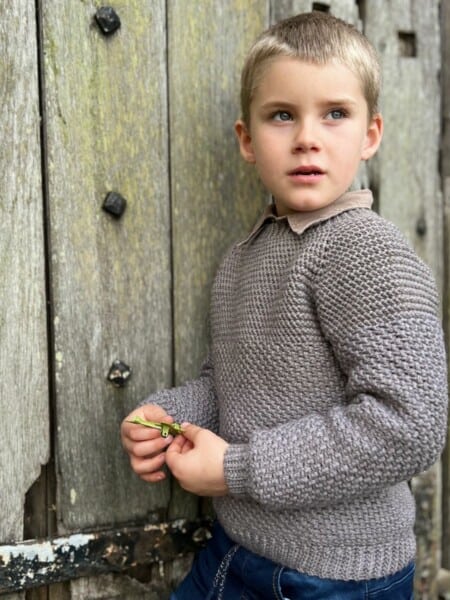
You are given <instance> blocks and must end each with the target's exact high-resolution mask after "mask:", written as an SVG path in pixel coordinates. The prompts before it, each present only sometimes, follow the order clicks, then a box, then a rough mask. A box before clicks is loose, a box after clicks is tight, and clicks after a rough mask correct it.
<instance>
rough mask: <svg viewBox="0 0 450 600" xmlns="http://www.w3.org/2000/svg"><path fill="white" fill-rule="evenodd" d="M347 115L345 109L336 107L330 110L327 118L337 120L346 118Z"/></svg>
mask: <svg viewBox="0 0 450 600" xmlns="http://www.w3.org/2000/svg"><path fill="white" fill-rule="evenodd" d="M346 116H347V113H346V111H345V110H342V109H340V108H335V109H333V110H330V112H329V113H328V114H327V116H326V118H327V119H330V120H333V121H337V120H338V119H344V118H345V117H346Z"/></svg>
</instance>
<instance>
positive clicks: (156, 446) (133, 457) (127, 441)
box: [120, 404, 173, 483]
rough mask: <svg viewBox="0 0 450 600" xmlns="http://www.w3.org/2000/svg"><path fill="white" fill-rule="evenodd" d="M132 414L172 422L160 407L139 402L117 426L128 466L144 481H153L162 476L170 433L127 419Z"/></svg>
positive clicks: (170, 439) (132, 415)
mask: <svg viewBox="0 0 450 600" xmlns="http://www.w3.org/2000/svg"><path fill="white" fill-rule="evenodd" d="M135 416H139V417H142V418H143V419H145V420H147V421H161V422H164V423H173V419H172V417H169V416H168V414H167V413H166V411H165V410H164V409H162V408H161V407H160V406H156V405H154V404H146V405H144V406H140V407H139V408H137V409H136V410H134V411H133V412H131V413H130V414H129V415H128V416H127V417H126V418H125V419H124V420H123V421H122V425H121V428H120V432H121V437H122V445H123V447H124V449H125V450H126V452H128V455H129V457H130V463H131V468H132V469H133V471H134V472H135V473H136V474H137V475H139V477H140V478H141V479H143V480H144V481H148V482H150V483H156V482H157V481H162V480H163V479H165V477H166V474H165V473H164V471H163V470H162V468H163V465H164V463H165V452H164V451H165V450H166V448H167V446H168V445H169V444H170V443H171V442H172V441H173V436H172V435H169V436H168V437H166V438H163V437H161V433H160V432H159V431H158V430H157V429H150V428H148V427H143V426H142V425H135V424H133V423H128V420H129V419H132V418H133V417H135Z"/></svg>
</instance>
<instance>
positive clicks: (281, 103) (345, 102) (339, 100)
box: [261, 96, 358, 109]
mask: <svg viewBox="0 0 450 600" xmlns="http://www.w3.org/2000/svg"><path fill="white" fill-rule="evenodd" d="M318 104H319V106H323V107H324V108H328V107H330V106H356V105H357V104H358V102H357V101H356V100H354V99H353V98H351V97H350V96H341V97H336V98H332V99H327V100H322V101H319V102H318ZM296 106H297V103H296V102H289V101H288V100H283V99H281V98H280V99H276V98H274V99H273V100H272V99H270V100H268V101H267V102H264V103H263V104H262V105H261V108H262V109H271V108H280V107H284V108H295V107H296Z"/></svg>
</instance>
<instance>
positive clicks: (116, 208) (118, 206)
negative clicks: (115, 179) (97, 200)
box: [102, 192, 127, 219]
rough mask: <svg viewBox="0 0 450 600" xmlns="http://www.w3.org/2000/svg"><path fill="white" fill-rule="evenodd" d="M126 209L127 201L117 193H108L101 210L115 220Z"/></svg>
mask: <svg viewBox="0 0 450 600" xmlns="http://www.w3.org/2000/svg"><path fill="white" fill-rule="evenodd" d="M126 207H127V201H126V200H125V198H124V197H123V196H121V195H120V194H119V193H118V192H108V194H107V195H106V198H105V200H104V202H103V206H102V208H103V210H106V212H107V213H109V214H110V215H112V216H113V217H115V218H116V219H120V217H121V216H122V215H123V213H124V211H125V208H126Z"/></svg>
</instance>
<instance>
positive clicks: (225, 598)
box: [170, 524, 414, 600]
mask: <svg viewBox="0 0 450 600" xmlns="http://www.w3.org/2000/svg"><path fill="white" fill-rule="evenodd" d="M413 581H414V563H413V562H412V563H410V564H409V565H407V566H406V567H405V568H404V569H402V570H401V571H399V572H398V573H394V575H389V576H387V577H383V578H381V579H370V580H368V581H339V580H334V579H321V578H319V577H313V576H311V575H306V574H304V573H300V572H298V571H295V570H293V569H288V568H285V567H282V566H281V565H277V564H276V563H274V562H272V561H270V560H268V559H266V558H263V557H262V556H258V555H256V554H254V553H253V552H249V551H248V550H246V549H245V548H243V547H242V546H239V545H238V544H235V543H234V542H233V541H232V540H230V538H229V537H228V536H227V535H226V533H225V532H224V530H223V529H222V527H221V526H220V525H219V524H216V525H215V526H214V530H213V537H212V539H211V540H210V541H209V543H208V545H207V546H206V548H205V549H203V550H202V551H201V552H200V553H199V555H198V556H197V558H196V560H195V561H194V564H193V566H192V569H191V571H190V573H189V574H188V575H187V576H186V578H185V579H184V580H183V581H182V582H181V584H180V586H179V587H178V588H177V589H176V590H175V592H173V593H172V595H171V596H170V600H413Z"/></svg>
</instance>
